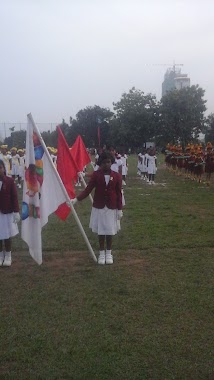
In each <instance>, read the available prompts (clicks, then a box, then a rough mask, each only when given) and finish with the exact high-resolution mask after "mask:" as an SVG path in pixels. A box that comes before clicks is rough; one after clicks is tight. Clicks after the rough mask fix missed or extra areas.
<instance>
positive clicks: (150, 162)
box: [147, 155, 157, 174]
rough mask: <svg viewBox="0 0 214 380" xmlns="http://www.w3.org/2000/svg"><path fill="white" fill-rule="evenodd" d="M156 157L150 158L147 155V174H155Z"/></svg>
mask: <svg viewBox="0 0 214 380" xmlns="http://www.w3.org/2000/svg"><path fill="white" fill-rule="evenodd" d="M156 159H157V157H156V156H150V155H148V158H147V162H148V174H156V171H157V168H156V163H155V162H156Z"/></svg>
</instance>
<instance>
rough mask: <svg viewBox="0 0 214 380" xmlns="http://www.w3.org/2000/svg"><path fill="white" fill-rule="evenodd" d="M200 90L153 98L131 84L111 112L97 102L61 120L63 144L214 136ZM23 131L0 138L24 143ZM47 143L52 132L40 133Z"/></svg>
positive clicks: (135, 144)
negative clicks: (66, 119) (201, 135)
mask: <svg viewBox="0 0 214 380" xmlns="http://www.w3.org/2000/svg"><path fill="white" fill-rule="evenodd" d="M204 95H205V91H204V90H203V89H202V88H201V87H199V86H198V85H195V86H191V87H188V88H183V89H181V90H173V91H170V92H168V93H167V94H166V95H165V96H163V97H162V99H161V100H160V101H157V98H156V96H155V95H153V94H151V93H149V94H145V93H144V92H143V91H141V90H138V89H136V88H135V87H133V88H131V89H130V90H129V91H128V92H127V93H123V94H122V96H121V99H120V100H119V101H118V102H116V103H113V111H111V110H110V109H109V108H102V107H100V106H98V105H95V106H93V107H91V106H90V107H86V108H84V109H82V110H80V111H79V112H78V113H77V114H76V117H75V118H72V117H70V120H69V123H66V122H65V120H63V121H62V123H61V124H60V126H61V128H62V130H63V133H64V135H65V138H66V140H67V142H68V145H69V146H71V145H72V144H73V143H74V141H75V139H76V137H77V136H78V135H81V136H82V138H83V140H84V142H85V145H86V146H87V147H91V148H92V147H94V148H95V147H96V148H97V147H99V146H101V147H102V146H103V145H107V146H111V145H113V146H116V147H118V148H119V147H120V148H121V147H123V148H124V149H128V148H131V149H137V148H141V147H143V146H144V144H145V143H146V142H154V143H155V145H156V146H158V147H164V146H165V145H166V144H167V143H172V144H178V143H179V144H182V145H183V146H185V145H186V144H187V143H189V142H192V143H195V142H197V141H198V138H199V134H200V133H205V134H206V140H211V141H214V114H210V115H209V116H208V117H205V111H206V100H205V99H204ZM25 136H26V132H25V131H23V130H22V131H11V135H10V136H9V137H7V138H5V140H4V141H3V142H2V143H5V144H8V146H9V148H11V147H12V146H18V147H20V148H22V147H25ZM42 137H43V139H44V141H45V143H46V145H47V146H53V147H57V131H56V130H55V131H53V132H50V131H48V132H43V133H42Z"/></svg>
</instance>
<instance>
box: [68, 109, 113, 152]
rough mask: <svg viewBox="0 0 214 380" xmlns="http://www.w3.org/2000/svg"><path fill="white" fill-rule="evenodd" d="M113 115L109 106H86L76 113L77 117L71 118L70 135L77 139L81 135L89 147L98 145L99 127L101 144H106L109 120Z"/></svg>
mask: <svg viewBox="0 0 214 380" xmlns="http://www.w3.org/2000/svg"><path fill="white" fill-rule="evenodd" d="M112 116H113V112H111V111H110V110H109V109H108V108H101V107H99V106H97V105H95V106H93V107H86V108H84V109H83V110H80V111H79V112H78V113H77V114H76V119H72V120H71V128H70V130H69V134H70V136H68V137H69V138H71V137H73V138H74V139H76V137H77V135H81V136H82V138H83V140H84V142H85V145H86V146H88V147H98V145H99V141H98V127H99V128H100V140H101V146H102V145H104V144H106V142H107V140H108V135H109V122H110V120H111V118H112Z"/></svg>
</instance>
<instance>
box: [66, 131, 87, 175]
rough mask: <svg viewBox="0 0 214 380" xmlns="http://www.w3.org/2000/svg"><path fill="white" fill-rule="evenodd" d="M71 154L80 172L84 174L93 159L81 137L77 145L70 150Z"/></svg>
mask: <svg viewBox="0 0 214 380" xmlns="http://www.w3.org/2000/svg"><path fill="white" fill-rule="evenodd" d="M70 152H71V155H72V157H73V159H74V161H75V162H76V165H77V167H78V169H79V172H82V171H83V169H84V167H85V166H86V165H88V164H89V163H90V162H91V158H90V156H89V154H88V152H87V150H86V147H85V144H84V142H83V140H82V138H81V136H80V135H79V136H77V138H76V141H75V143H74V144H73V145H72V147H71V148H70Z"/></svg>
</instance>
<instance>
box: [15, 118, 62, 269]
mask: <svg viewBox="0 0 214 380" xmlns="http://www.w3.org/2000/svg"><path fill="white" fill-rule="evenodd" d="M47 154H48V152H46V151H45V150H44V148H43V146H42V145H41V142H40V138H39V136H38V133H37V131H36V130H35V128H34V124H33V122H32V117H31V115H28V123H27V134H26V160H25V166H26V170H25V178H24V184H23V202H22V228H21V237H22V239H23V240H24V241H25V242H26V243H27V244H28V246H29V252H30V254H31V256H32V257H33V259H34V260H35V261H36V262H37V263H38V264H41V263H42V236H41V232H42V227H43V226H44V225H45V224H46V223H47V222H48V217H49V215H50V214H52V213H53V212H54V211H56V210H57V208H58V207H59V205H61V204H62V203H64V202H65V201H66V196H65V193H64V192H63V190H62V188H61V185H60V183H59V181H58V179H57V177H56V174H55V173H54V170H55V169H54V167H53V166H52V165H51V163H50V161H49V158H48V157H47Z"/></svg>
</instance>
